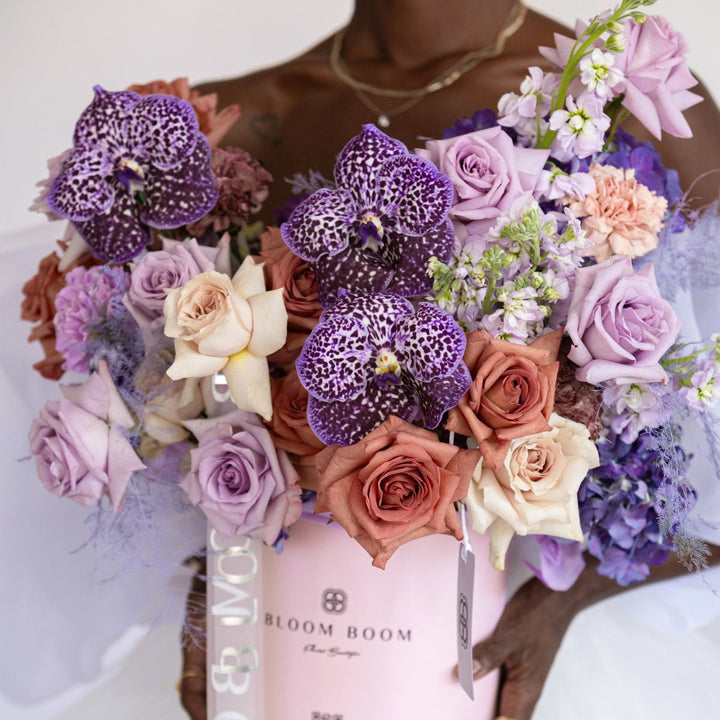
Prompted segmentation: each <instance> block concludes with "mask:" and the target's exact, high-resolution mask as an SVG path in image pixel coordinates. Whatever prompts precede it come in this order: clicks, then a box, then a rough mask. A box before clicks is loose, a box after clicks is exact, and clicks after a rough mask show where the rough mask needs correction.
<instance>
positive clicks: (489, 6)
mask: <svg viewBox="0 0 720 720" xmlns="http://www.w3.org/2000/svg"><path fill="white" fill-rule="evenodd" d="M515 2H516V0H450V1H449V2H448V0H356V3H355V11H354V13H353V15H352V18H351V19H350V22H349V23H348V27H347V31H346V33H345V37H344V40H343V52H342V55H343V59H344V60H345V61H346V62H347V63H349V64H350V63H358V64H362V63H375V62H380V63H387V64H388V65H391V66H393V67H395V68H398V69H400V70H407V71H410V72H412V71H415V70H422V69H423V68H424V67H427V66H430V65H432V64H433V63H436V62H438V61H441V60H444V59H446V58H449V57H452V56H455V55H460V54H463V53H466V52H469V51H471V50H475V49H479V48H482V47H484V46H486V45H489V44H491V43H492V42H493V41H494V40H495V38H496V37H497V34H498V32H499V31H500V29H501V27H502V26H503V24H504V23H505V21H506V19H507V17H508V13H509V12H510V11H511V9H512V7H513V5H514V3H515Z"/></svg>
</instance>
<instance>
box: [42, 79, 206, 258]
mask: <svg viewBox="0 0 720 720" xmlns="http://www.w3.org/2000/svg"><path fill="white" fill-rule="evenodd" d="M153 98H154V99H153ZM217 197H218V190H217V187H216V182H215V176H214V174H213V172H212V167H211V165H210V148H209V145H208V142H207V140H206V138H205V137H204V136H203V135H202V134H201V133H200V131H199V128H198V124H197V120H196V118H195V113H194V111H193V109H192V107H191V105H190V104H189V103H188V102H186V101H184V100H179V99H177V98H169V97H165V96H163V97H162V98H160V99H158V96H149V97H147V98H141V97H140V95H137V94H136V93H131V92H120V93H112V92H107V91H105V90H103V89H102V88H100V87H96V88H95V97H94V99H93V101H92V103H91V104H90V106H89V107H88V108H87V109H86V110H85V111H84V112H83V113H82V115H81V116H80V120H79V121H78V124H77V126H76V128H75V133H74V148H73V150H72V152H71V153H70V155H69V157H68V158H67V159H66V160H65V162H64V163H63V166H62V168H61V170H60V173H59V174H58V176H57V177H56V179H55V180H54V182H53V184H52V185H51V187H50V191H49V193H48V196H47V203H48V205H49V207H50V208H52V209H53V212H55V214H56V215H58V216H59V217H63V218H66V219H68V220H71V221H72V222H73V225H74V226H75V228H76V229H77V231H78V233H79V234H80V235H81V236H82V238H83V239H84V240H85V242H86V243H87V245H88V246H89V248H90V250H91V251H92V252H93V254H94V255H95V256H96V257H98V258H99V259H101V260H104V261H107V262H123V261H125V260H130V259H132V258H133V257H135V256H136V255H137V254H138V253H139V252H141V250H142V249H143V248H144V247H145V246H146V245H147V244H148V243H149V242H150V240H151V239H152V233H151V230H150V227H157V228H174V227H180V226H182V225H185V224H187V223H190V222H193V221H195V220H197V219H199V218H200V217H202V216H203V215H205V214H206V213H207V212H209V211H210V210H211V209H212V207H213V206H214V205H215V202H216V201H217Z"/></svg>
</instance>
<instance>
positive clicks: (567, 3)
mask: <svg viewBox="0 0 720 720" xmlns="http://www.w3.org/2000/svg"><path fill="white" fill-rule="evenodd" d="M531 4H532V5H534V6H537V7H540V6H542V8H543V9H544V10H545V12H548V13H549V14H553V15H556V16H558V17H565V18H566V20H569V19H570V18H572V17H573V16H574V14H576V13H577V12H579V11H578V9H577V8H578V7H582V8H587V9H586V10H582V11H580V12H581V13H582V14H587V15H589V14H591V13H592V12H595V11H598V10H601V9H602V8H603V6H604V3H602V2H596V1H595V0H592V2H591V1H590V0H584V1H583V2H578V1H577V0H576V1H575V2H573V1H572V0H547V1H546V2H542V3H541V2H535V3H531ZM671 5H672V7H670V6H671ZM349 7H350V2H349V0H341V1H339V0H302V2H295V3H288V2H286V1H283V0H265V1H264V2H263V3H252V4H251V3H249V2H238V0H212V2H211V3H208V4H207V5H206V8H207V9H205V10H203V12H202V16H200V17H198V15H200V13H199V11H198V9H197V8H198V5H197V3H191V2H188V0H174V1H173V2H163V1H161V0H156V1H155V2H151V3H148V2H147V0H145V1H144V2H140V1H139V0H124V2H119V1H117V0H94V2H90V1H89V0H64V1H63V2H51V1H50V0H28V1H27V2H24V3H19V2H10V0H3V2H2V3H0V20H1V22H0V64H1V66H2V67H3V79H2V81H0V82H1V83H2V85H0V89H1V90H2V94H1V95H0V96H1V97H2V98H3V108H4V111H5V112H4V113H3V117H2V120H0V122H1V123H2V127H1V129H2V132H0V138H2V157H3V170H4V172H3V173H2V174H0V233H3V234H2V235H1V236H0V251H1V253H0V292H1V293H2V301H3V302H2V313H3V319H2V327H3V330H4V332H5V333H6V335H5V337H4V342H3V347H2V350H0V356H1V357H2V374H0V397H2V399H3V402H2V404H0V420H1V422H2V428H1V430H0V449H1V453H0V455H1V457H2V463H3V473H2V478H3V484H2V487H1V488H0V520H1V525H0V542H2V547H3V548H5V550H6V557H5V562H4V568H3V570H4V572H3V583H2V590H0V612H1V613H2V617H3V618H5V619H6V620H5V624H4V626H3V632H2V636H3V653H2V658H1V659H0V679H1V678H3V677H4V678H5V683H4V685H2V687H3V692H2V694H0V718H1V719H2V720H5V719H7V720H11V719H12V720H50V718H62V719H63V720H70V719H71V718H72V720H85V718H87V719H88V720H89V719H90V718H93V719H94V718H97V717H102V718H104V720H120V719H121V718H123V720H124V719H125V718H128V717H133V718H135V717H137V718H167V719H168V720H173V719H175V718H177V719H178V720H179V719H180V718H183V717H184V713H183V712H182V710H181V709H180V708H179V705H178V704H177V698H176V696H175V694H174V692H173V690H172V686H173V683H174V680H175V679H176V677H177V675H178V668H179V653H178V649H177V614H176V615H175V616H174V617H175V621H174V624H173V623H170V624H166V625H163V626H161V627H160V628H159V629H156V630H155V632H154V633H153V634H152V635H151V636H150V638H149V639H147V640H144V641H141V642H140V643H139V644H138V640H139V639H140V638H142V636H143V634H144V630H143V629H142V627H143V626H142V625H138V626H136V627H134V628H131V629H130V630H127V628H126V627H125V624H124V623H116V624H113V623H112V622H110V621H109V620H107V619H106V618H109V617H112V616H113V614H114V611H113V608H116V609H119V608H121V607H123V608H125V615H124V617H125V620H127V619H128V617H131V618H132V620H133V621H136V622H137V623H144V622H146V621H147V620H148V618H149V616H151V615H153V614H154V613H153V612H151V611H152V610H153V608H156V607H157V603H162V602H163V600H162V599H161V598H160V595H158V596H157V597H155V596H153V597H152V598H149V597H147V595H148V592H147V586H146V584H145V583H146V581H147V579H146V578H143V577H139V578H136V579H135V581H133V582H130V581H127V582H126V581H125V580H123V581H120V582H117V583H110V584H105V585H100V586H99V585H97V584H95V583H93V582H91V578H90V576H89V568H88V565H89V564H90V563H89V561H88V559H87V555H83V554H79V555H70V554H69V552H70V551H71V550H73V549H74V548H76V547H77V546H78V544H79V543H80V542H81V541H82V539H83V538H84V537H85V535H84V528H83V526H82V524H81V522H82V518H83V517H84V515H85V514H86V513H85V511H84V510H83V509H82V508H78V507H75V506H74V505H72V504H71V503H62V502H60V501H56V499H55V498H53V497H51V496H49V495H48V494H47V493H45V491H44V490H43V489H42V488H41V487H40V485H39V483H38V482H37V480H35V478H34V472H33V467H32V463H30V462H28V461H23V460H22V458H23V457H25V456H26V455H27V449H26V448H27V445H26V439H25V438H26V431H27V427H28V426H29V423H30V421H31V420H32V417H33V416H34V414H35V413H36V411H37V409H38V408H39V407H40V405H41V404H42V403H43V402H44V400H45V399H46V398H47V397H48V396H49V395H50V394H51V393H52V394H57V388H56V387H54V385H53V384H51V383H45V382H42V381H41V380H40V379H39V378H38V377H37V376H36V375H35V374H34V373H33V372H32V371H31V370H30V369H29V365H30V364H31V363H32V362H34V361H35V360H36V359H38V349H37V348H34V347H31V346H29V345H27V344H26V343H25V342H24V338H25V336H26V334H27V332H28V331H29V328H28V326H27V325H26V324H22V325H21V324H20V323H19V322H18V321H17V320H16V318H17V314H18V310H17V308H18V304H19V297H20V287H21V285H22V283H23V282H24V280H25V279H27V278H28V277H30V275H32V273H33V272H34V268H35V266H36V264H37V261H38V259H39V258H40V257H42V256H43V255H45V254H46V253H47V252H48V251H49V248H50V246H51V244H52V242H53V241H54V240H55V238H56V233H55V231H54V229H51V228H50V226H47V225H40V224H39V222H40V221H39V220H38V219H37V218H36V217H34V216H32V215H29V214H28V213H27V212H26V211H25V208H26V207H27V205H28V204H29V203H30V201H31V199H32V198H33V196H34V194H35V193H34V187H33V184H34V182H35V181H36V180H37V179H39V178H42V177H44V174H45V169H44V161H45V159H46V158H47V157H50V156H52V155H54V154H57V153H58V152H59V151H61V150H62V149H64V148H65V147H66V146H67V144H68V140H69V137H70V134H71V132H72V125H73V123H74V121H75V119H76V117H77V114H78V111H79V109H81V108H83V107H84V106H85V105H86V104H87V102H88V100H89V98H90V88H91V86H92V85H93V84H94V83H96V82H100V83H102V84H103V85H105V86H106V87H109V88H119V87H123V86H125V85H127V84H128V83H129V82H133V81H144V80H149V79H154V78H156V77H166V78H170V77H173V76H176V75H180V74H188V75H189V76H190V77H191V78H192V79H193V80H201V79H207V78H210V77H217V76H223V75H234V74H238V73H242V72H247V71H249V70H250V69H253V68H256V67H259V66H261V65H266V64H270V63H273V62H277V61H279V60H280V59H283V58H285V57H288V56H290V55H293V54H296V53H297V52H300V51H302V50H303V49H304V48H305V47H307V46H308V45H310V44H311V43H312V42H313V41H314V40H315V39H316V38H318V37H320V36H323V35H325V34H328V33H329V32H331V31H332V30H333V29H334V28H336V27H338V26H339V25H341V24H342V23H343V22H344V20H345V18H346V17H347V14H348V12H349ZM657 11H658V12H662V13H664V14H666V15H668V16H669V17H671V19H673V20H674V22H675V23H676V24H677V25H678V27H679V28H680V29H681V30H683V31H684V32H685V33H686V34H687V35H688V37H689V38H690V39H691V42H693V43H694V48H695V49H694V50H693V55H692V58H693V60H692V64H693V65H694V67H695V68H697V69H699V70H700V73H701V74H704V75H705V76H706V78H707V79H708V80H711V81H714V82H716V83H717V82H718V80H717V79H715V78H712V77H711V72H710V68H711V67H713V65H714V63H713V64H711V63H712V57H711V56H710V52H711V49H712V48H713V45H714V40H713V38H712V36H711V35H710V33H712V32H714V31H715V28H716V27H717V20H718V19H720V9H718V6H717V5H716V4H715V2H714V0H706V1H705V0H686V2H683V3H678V2H676V1H674V0H673V2H670V0H665V2H660V3H659V4H658V6H657ZM233 19H234V21H233ZM713 20H714V22H713ZM258 30H259V31H258ZM149 38H153V40H152V41H149ZM154 38H157V39H154ZM715 92H716V95H718V96H720V87H719V88H718V89H716V91H715ZM20 228H25V230H24V231H23V232H22V233H20V232H18V230H19V229H20ZM702 307H704V308H706V309H707V308H708V307H712V305H710V304H708V303H707V302H706V303H703V305H702ZM709 326H711V324H710V325H709ZM185 581H186V578H183V577H178V578H177V579H176V581H175V584H174V591H173V592H172V593H171V596H174V597H176V598H181V597H182V596H183V592H184V582H185ZM710 585H711V586H714V587H718V586H720V581H719V580H718V579H717V578H715V579H714V580H711V581H710ZM141 593H142V594H143V595H145V596H146V597H144V598H143V599H142V601H141V602H138V600H139V598H140V594H141ZM150 595H152V593H150ZM135 603H137V607H138V608H139V610H138V611H137V612H136V613H133V612H128V611H127V608H128V607H133V606H134V604H135ZM719 605H720V600H718V599H717V598H716V597H715V596H714V595H713V594H712V592H711V590H710V589H709V588H708V586H707V585H706V584H704V583H703V581H702V580H701V579H700V578H697V577H690V578H685V579H683V580H682V581H673V582H671V583H666V584H663V585H662V586H656V587H651V588H644V589H640V590H636V591H633V592H632V593H627V594H625V595H624V596H622V597H621V598H617V599H615V600H612V601H609V602H607V603H603V604H602V605H601V606H598V607H596V608H593V609H592V610H590V611H588V612H586V613H584V614H583V615H581V616H580V617H579V618H578V619H577V620H576V622H575V623H574V624H573V627H572V630H571V632H570V634H569V635H568V637H567V639H566V642H565V643H564V645H563V648H562V650H561V653H560V656H559V657H558V660H557V662H556V665H555V667H554V669H553V672H552V675H551V678H550V681H549V683H548V686H547V688H546V691H545V693H544V696H543V699H542V701H541V703H540V706H539V707H538V710H537V712H536V715H535V717H536V718H537V720H549V719H550V718H554V719H555V720H557V719H558V718H559V719H560V720H565V719H566V718H567V719H570V718H575V717H583V718H585V719H587V720H599V719H600V718H603V719H604V718H607V717H613V718H617V719H618V720H624V718H628V720H629V719H630V718H638V717H639V718H644V717H654V718H656V719H657V720H665V719H666V718H667V719H668V720H670V718H673V720H674V719H675V718H676V717H687V716H691V715H692V714H693V713H695V714H702V715H709V716H713V713H712V709H717V708H720V699H718V696H717V693H716V692H715V683H716V679H715V676H716V668H717V667H718V666H720V623H718V621H716V620H715V621H713V620H712V618H713V616H714V614H715V612H716V611H717V609H718V606H719ZM59 608H63V611H62V612H59V611H58V610H59ZM68 608H72V612H70V614H68V610H67V609H68ZM121 614H123V613H121ZM171 616H172V613H171ZM8 618H9V620H8ZM21 625H22V627H21ZM28 628H31V629H32V630H33V634H32V636H31V635H28ZM83 630H86V631H87V632H86V633H85V634H83V632H82V631H83ZM88 633H92V635H91V637H90V638H89V639H88V637H87V635H88ZM31 637H32V638H34V640H33V641H31V640H30V638H31ZM43 638H45V641H43ZM105 648H110V650H109V651H108V652H106V653H104V657H103V650H104V649H105ZM128 654H129V659H127V657H126V656H127V655H128ZM101 664H102V666H103V667H104V668H105V671H104V673H100V667H101ZM99 676H100V679H98V677H99ZM10 678H13V679H10ZM64 678H65V679H64ZM71 680H72V681H73V682H75V681H79V680H82V681H84V682H85V684H84V685H77V684H75V685H72V686H71V684H72V683H71ZM0 682H1V680H0ZM53 683H55V685H53ZM65 686H67V689H66V691H65V692H63V693H60V694H58V692H57V691H58V687H65ZM48 693H49V694H50V695H51V698H50V700H49V701H44V702H40V701H41V699H42V698H43V697H44V696H45V695H47V694H48ZM20 700H23V702H24V704H23V705H18V704H17V703H18V702H19V701H20ZM273 720H275V719H273ZM278 720H284V719H278ZM399 720H404V719H399Z"/></svg>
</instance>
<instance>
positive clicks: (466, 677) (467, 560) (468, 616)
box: [456, 504, 475, 700]
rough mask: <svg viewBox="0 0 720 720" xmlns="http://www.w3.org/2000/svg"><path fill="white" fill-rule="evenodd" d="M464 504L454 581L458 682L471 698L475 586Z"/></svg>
mask: <svg viewBox="0 0 720 720" xmlns="http://www.w3.org/2000/svg"><path fill="white" fill-rule="evenodd" d="M466 512H467V511H466V509H465V505H462V504H461V505H460V521H461V523H462V528H463V541H462V542H461V543H460V547H459V551H458V581H457V605H456V607H457V655H458V675H459V678H460V685H461V687H462V688H463V690H465V692H466V693H467V694H468V696H469V697H470V699H471V700H472V699H474V698H475V692H474V683H473V661H472V650H473V634H472V617H473V588H474V586H475V555H473V552H472V548H471V547H470V541H469V539H468V533H467V527H466V523H465V513H466Z"/></svg>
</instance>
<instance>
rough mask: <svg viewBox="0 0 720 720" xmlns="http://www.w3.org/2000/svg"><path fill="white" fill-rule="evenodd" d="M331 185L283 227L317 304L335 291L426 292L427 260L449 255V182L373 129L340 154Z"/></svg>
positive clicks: (444, 258)
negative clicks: (306, 268) (313, 282)
mask: <svg viewBox="0 0 720 720" xmlns="http://www.w3.org/2000/svg"><path fill="white" fill-rule="evenodd" d="M335 179H336V181H337V185H338V188H337V189H336V190H330V189H327V188H325V189H321V190H318V191H316V192H315V193H314V194H313V195H311V196H310V197H309V198H308V199H307V200H304V201H303V202H302V203H300V204H299V205H298V206H297V207H296V208H295V210H294V211H293V213H292V214H291V216H290V218H289V219H288V221H287V223H285V224H284V225H283V227H282V233H283V239H284V240H285V243H286V244H287V245H288V247H290V249H291V250H292V251H293V252H294V253H295V254H296V255H298V256H300V257H301V258H303V259H304V260H307V261H308V262H314V263H316V266H315V267H314V268H313V269H314V271H315V276H316V277H317V279H318V286H319V292H320V302H321V304H323V305H324V306H327V305H328V304H329V303H331V302H332V301H333V300H334V298H335V297H336V296H337V294H338V291H339V290H340V289H348V290H356V291H361V292H378V291H386V290H387V291H388V292H394V293H398V294H402V295H404V296H406V297H415V296H420V295H424V294H426V293H428V292H429V291H430V289H431V288H432V279H431V278H430V277H429V276H428V275H427V266H428V262H429V260H430V258H431V257H433V256H436V257H437V258H438V259H439V260H440V261H441V262H446V261H447V260H449V258H450V256H451V253H452V240H453V237H452V228H451V226H450V224H449V222H448V219H447V216H448V212H449V210H450V205H451V202H452V193H453V190H452V183H451V182H450V179H449V178H448V177H446V176H445V175H443V174H442V173H441V172H439V171H438V170H437V168H436V167H435V166H434V165H433V164H432V163H430V162H428V161H426V160H424V159H422V158H419V157H417V156H415V155H410V154H409V153H408V151H407V149H406V148H405V146H404V145H403V144H402V143H400V142H398V141H397V140H393V139H392V138H389V137H388V136H387V135H385V134H384V133H382V132H381V131H380V130H378V129H377V128H375V127H373V126H372V125H366V126H365V127H364V128H363V132H362V133H361V134H360V135H358V136H357V137H355V138H353V140H351V141H350V142H349V143H348V144H347V145H346V146H345V148H344V149H343V151H342V152H341V153H340V156H339V158H338V162H337V164H336V166H335ZM331 259H332V261H331ZM396 276H399V278H400V279H399V281H398V282H395V277H396Z"/></svg>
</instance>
